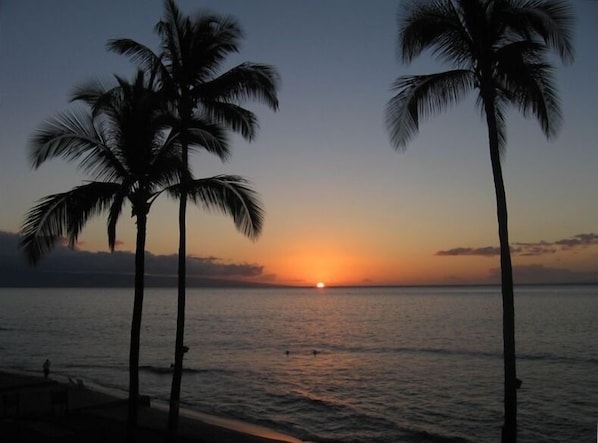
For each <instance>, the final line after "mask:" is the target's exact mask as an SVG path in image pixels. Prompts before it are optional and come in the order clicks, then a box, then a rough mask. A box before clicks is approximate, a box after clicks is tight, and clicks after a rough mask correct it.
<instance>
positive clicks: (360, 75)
mask: <svg viewBox="0 0 598 443" xmlns="http://www.w3.org/2000/svg"><path fill="white" fill-rule="evenodd" d="M398 4H399V3H398V2H396V1H388V0H369V1H350V0H326V1H318V0H302V1H278V0H254V1H244V0H237V1H234V0H218V1H216V0H212V1H207V0H206V1H191V0H180V1H179V5H180V7H181V9H183V10H184V11H185V12H193V11H195V10H196V9H198V8H200V7H202V8H207V9H209V10H211V11H213V12H217V13H220V14H231V15H233V16H234V17H236V19H237V20H238V21H239V23H240V24H241V26H242V27H243V29H244V30H245V33H246V38H245V40H244V43H243V47H242V50H241V53H240V54H239V55H238V56H235V57H233V58H231V59H230V60H229V65H228V66H233V65H234V64H237V63H240V62H242V61H245V60H250V61H254V62H264V63H269V64H272V65H274V66H276V67H277V69H278V70H279V72H280V75H281V77H282V84H281V89H280V96H279V98H280V110H279V112H277V113H273V112H271V111H270V110H268V109H266V108H265V107H264V106H261V105H257V104H249V105H248V106H249V107H250V108H251V109H252V110H254V111H256V113H257V114H258V116H259V119H260V124H261V130H260V133H259V136H258V138H257V140H256V141H255V142H253V143H251V144H248V143H246V142H244V141H242V140H240V139H235V145H234V151H233V156H232V159H231V161H229V162H228V163H227V164H221V163H220V162H219V161H217V160H215V159H212V158H209V157H208V156H207V155H206V154H203V155H198V156H196V157H194V159H193V167H194V170H195V173H196V175H198V176H209V175H214V174H219V173H235V174H241V175H243V176H245V177H247V178H249V179H250V180H251V181H252V182H253V184H254V187H255V188H256V189H257V190H258V191H259V192H260V193H261V195H262V198H263V201H264V206H265V208H266V224H265V227H264V232H263V235H262V237H261V238H260V239H259V240H258V241H257V242H255V243H253V242H251V241H249V240H247V239H245V238H243V237H242V236H241V235H240V234H239V233H237V232H236V231H235V230H234V226H233V224H232V222H231V221H230V220H227V219H226V218H224V217H222V216H220V215H210V214H204V213H202V212H200V211H199V210H195V211H191V212H190V215H189V222H188V223H189V227H190V232H191V233H192V235H191V236H190V242H189V251H190V253H191V254H192V255H194V256H196V257H216V258H218V260H220V261H221V263H224V264H229V265H235V264H248V265H252V266H259V267H261V268H260V269H263V274H262V275H261V276H259V277H258V278H261V279H263V280H268V281H278V282H285V283H301V284H311V283H312V282H315V281H319V280H324V281H327V282H330V283H332V284H334V283H337V284H348V283H351V284H359V283H380V284H382V283H405V284H414V283H447V282H457V283H460V282H487V281H490V280H492V279H493V278H494V277H495V274H493V272H494V270H495V269H496V268H497V267H498V258H497V256H495V255H490V256H488V255H477V254H467V255H452V256H447V255H442V254H437V253H438V251H447V250H451V249H456V248H470V250H476V249H478V248H484V247H493V246H496V245H497V243H498V240H497V235H496V220H495V212H496V211H495V202H494V191H493V185H492V179H491V170H490V161H489V155H488V147H487V136H486V129H485V126H484V124H483V120H482V119H481V117H480V115H479V112H478V111H477V110H476V109H475V107H474V105H473V98H472V99H471V100H468V101H466V102H465V103H463V104H462V105H460V106H458V107H456V108H454V109H452V110H449V111H448V112H447V113H445V114H443V115H441V116H438V117H435V118H432V119H430V120H429V121H426V122H425V123H424V124H423V125H422V126H421V128H420V134H419V135H418V136H417V137H416V138H415V139H414V140H413V142H411V143H410V144H409V146H408V148H407V151H406V152H405V153H396V152H394V151H393V149H392V148H391V145H390V142H389V139H388V135H387V133H386V130H385V127H384V107H385V104H386V102H387V101H388V99H389V98H390V97H391V92H390V86H391V84H392V82H393V80H394V79H395V78H396V77H397V76H399V75H403V74H409V73H423V72H433V71H438V70H440V69H442V68H443V67H442V66H441V65H440V64H438V63H437V62H435V61H432V60H431V59H429V58H426V57H424V58H422V59H421V60H418V61H417V62H416V63H414V64H413V65H412V66H410V67H408V68H406V67H404V66H402V65H401V63H400V62H399V61H398V58H397V57H396V44H395V43H396V29H397V26H396V12H397V10H398ZM574 10H575V12H576V15H577V27H576V35H575V47H576V52H577V55H576V60H575V63H574V64H573V65H572V66H568V67H561V66H559V67H558V70H557V79H558V85H559V89H560V91H561V97H562V108H563V114H564V123H563V127H562V129H561V132H560V134H559V136H558V137H557V139H556V140H554V141H552V142H547V141H546V140H545V139H544V137H543V135H542V133H541V131H540V128H539V126H538V124H537V123H536V122H534V121H526V120H524V119H523V118H522V117H521V116H520V115H518V114H517V113H516V112H515V111H513V112H512V113H510V114H509V118H508V147H507V153H506V156H505V158H504V163H503V164H504V176H505V180H506V184H507V197H508V202H509V215H510V232H511V239H512V241H513V242H514V243H517V242H518V243H534V244H540V242H542V241H544V242H547V243H554V244H557V245H558V243H557V242H559V241H561V240H566V239H573V238H575V236H576V235H579V234H591V233H594V232H598V197H597V195H598V194H597V192H596V191H597V190H598V178H597V177H598V174H596V173H595V169H596V166H597V165H598V149H596V140H597V139H598V127H597V126H598V125H597V124H596V118H595V115H596V113H595V104H596V103H597V102H598V92H597V91H598V88H597V87H596V85H595V81H594V78H595V75H594V73H595V72H596V68H597V66H596V63H597V62H596V50H595V44H596V42H598V30H597V28H596V27H595V26H594V24H595V23H596V20H597V19H598V2H589V1H588V2H586V1H575V2H574ZM161 14H162V4H161V1H159V0H125V1H116V0H108V1H102V2H94V1H76V0H54V1H51V2H39V1H31V0H19V1H17V0H12V1H11V0H8V1H6V0H5V1H4V2H3V3H2V5H1V8H0V66H2V69H1V70H0V125H1V126H0V205H1V207H2V208H3V209H2V211H1V213H0V231H4V232H8V233H15V232H17V231H18V230H19V227H20V224H21V223H22V220H23V217H24V214H25V212H26V211H27V209H28V208H30V207H31V206H32V205H33V204H34V203H35V201H36V200H37V199H39V198H40V197H42V196H44V195H47V194H49V193H54V192H61V191H64V190H66V189H70V188H71V187H73V186H76V185H78V184H80V183H81V180H84V179H85V177H84V176H82V175H81V174H80V173H79V172H78V171H77V170H76V169H75V167H74V165H69V164H63V163H61V162H60V161H56V162H51V163H48V164H46V165H44V166H43V167H42V168H40V169H39V170H37V171H32V170H31V169H30V167H29V163H28V160H27V142H28V138H29V137H30V135H31V133H32V132H33V131H34V129H35V128H36V127H37V126H39V124H40V123H41V122H42V121H43V120H44V119H45V118H47V117H48V116H51V115H52V114H54V113H56V112H59V111H62V110H64V109H67V108H68V107H69V106H70V105H69V104H68V94H69V92H70V91H71V90H72V88H73V87H74V86H75V85H77V84H78V83H80V82H82V81H85V80H87V79H90V78H94V77H99V78H109V77H110V76H111V75H112V74H113V73H118V74H128V73H131V72H132V71H133V65H132V64H131V63H130V62H129V61H128V60H127V59H126V58H124V57H121V56H118V55H116V54H112V53H108V52H107V51H106V50H105V43H106V41H107V40H108V39H110V38H119V37H130V38H134V39H136V40H138V41H141V42H143V43H146V44H147V45H149V46H151V47H154V48H156V47H157V40H156V38H155V36H154V35H153V33H152V28H153V25H154V24H155V22H156V21H157V20H158V19H159V18H160V16H161ZM148 234H149V235H148V250H149V251H151V252H152V253H154V254H165V255H168V254H172V253H174V252H176V247H177V244H176V242H177V231H176V203H174V202H169V201H160V202H158V203H157V204H156V206H155V207H154V208H153V210H152V213H151V214H150V225H149V233H148ZM118 238H119V240H120V241H121V246H120V249H121V250H123V251H130V250H131V249H132V248H133V245H134V225H133V223H132V222H131V220H130V219H128V218H127V217H126V216H125V217H123V220H122V223H121V224H120V225H119V231H118ZM78 247H79V248H80V249H82V250H88V251H105V250H106V249H107V241H106V234H105V223H104V221H103V220H102V219H98V220H96V221H94V222H93V223H90V224H89V226H88V227H87V228H86V230H85V231H84V232H83V235H82V236H81V243H80V244H79V246H78ZM514 262H515V266H516V267H519V268H520V269H521V272H522V273H521V274H520V275H524V272H527V273H528V274H529V273H532V274H533V275H534V276H536V277H537V278H538V279H541V278H542V276H543V275H544V276H546V275H550V274H551V273H552V274H554V273H555V272H564V274H563V275H567V276H568V277H567V278H569V279H570V280H575V279H576V276H577V277H579V278H581V276H583V278H586V277H587V275H588V274H592V273H593V274H594V275H598V246H597V245H596V243H594V242H592V241H590V242H588V243H585V244H583V245H577V246H576V247H575V248H573V249H563V248H561V247H558V248H556V249H554V250H551V252H546V251H545V252H544V253H543V254H538V255H521V256H516V257H515V259H514ZM564 278H565V277H564Z"/></svg>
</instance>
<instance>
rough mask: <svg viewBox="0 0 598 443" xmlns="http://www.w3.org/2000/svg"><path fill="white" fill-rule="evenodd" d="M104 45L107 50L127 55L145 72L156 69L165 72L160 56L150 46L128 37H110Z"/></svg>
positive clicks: (163, 73) (161, 72)
mask: <svg viewBox="0 0 598 443" xmlns="http://www.w3.org/2000/svg"><path fill="white" fill-rule="evenodd" d="M106 47H107V49H108V50H109V51H112V52H115V53H117V54H120V55H125V56H127V57H129V58H130V59H131V61H133V62H134V63H136V64H137V65H139V66H141V67H142V68H143V69H144V70H145V71H146V72H154V71H156V70H157V71H158V72H160V75H162V76H163V75H165V74H167V72H165V71H163V70H162V68H161V66H162V63H161V60H160V57H159V56H158V55H156V54H155V53H154V52H153V51H152V50H151V49H150V48H148V47H147V46H145V45H143V44H141V43H138V42H136V41H135V40H132V39H129V38H117V39H110V40H108V43H107V44H106Z"/></svg>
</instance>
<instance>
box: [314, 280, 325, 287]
mask: <svg viewBox="0 0 598 443" xmlns="http://www.w3.org/2000/svg"><path fill="white" fill-rule="evenodd" d="M325 287H326V285H325V284H324V282H322V281H319V282H318V283H317V284H316V288H320V289H321V288H325Z"/></svg>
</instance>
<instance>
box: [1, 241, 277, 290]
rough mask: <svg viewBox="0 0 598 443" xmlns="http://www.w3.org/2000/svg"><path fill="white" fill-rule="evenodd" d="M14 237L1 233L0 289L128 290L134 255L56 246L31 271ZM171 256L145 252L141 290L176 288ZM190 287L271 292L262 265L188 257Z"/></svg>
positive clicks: (132, 283) (130, 282)
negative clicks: (236, 288) (267, 290)
mask: <svg viewBox="0 0 598 443" xmlns="http://www.w3.org/2000/svg"><path fill="white" fill-rule="evenodd" d="M18 245H19V237H18V235H17V234H14V233H10V232H3V231H0V287H5V288H6V287H13V288H35V287H55V288H56V287H60V288H73V287H77V288H85V287H117V288H118V287H125V288H126V287H133V285H134V269H135V268H134V265H135V256H134V254H133V253H132V252H126V251H125V252H123V251H116V252H114V253H110V252H90V251H83V250H80V249H77V248H75V249H70V248H68V247H66V246H65V245H64V244H59V245H57V246H56V248H55V249H54V250H53V251H52V253H50V254H48V256H47V257H45V258H44V259H43V260H42V261H41V262H40V263H39V264H38V265H37V266H30V265H28V264H27V263H26V261H25V258H24V257H23V255H22V253H21V252H20V251H19V249H18ZM177 263H178V257H177V255H176V254H171V255H156V254H152V253H150V252H147V251H146V265H145V266H146V273H145V285H146V286H147V287H176V286H177ZM187 286H189V287H197V286H204V287H270V286H283V285H275V284H271V282H270V281H268V276H265V275H263V266H261V265H258V264H250V263H229V262H225V261H224V260H221V259H219V258H217V257H189V258H188V261H187Z"/></svg>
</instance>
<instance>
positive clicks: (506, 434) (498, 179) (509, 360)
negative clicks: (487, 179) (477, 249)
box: [484, 94, 517, 443]
mask: <svg viewBox="0 0 598 443" xmlns="http://www.w3.org/2000/svg"><path fill="white" fill-rule="evenodd" d="M484 108H485V111H486V122H487V124H488V138H489V144H490V160H491V162H492V175H493V177H494V190H495V193H496V213H497V218H498V237H499V240H500V271H501V291H502V310H503V359H504V378H505V383H504V408H505V421H504V425H503V428H502V436H501V441H502V443H515V442H516V441H517V371H516V362H515V302H514V296H513V267H512V265H511V250H510V247H509V228H508V217H507V198H506V194H505V184H504V180H503V176H502V167H501V163H500V148H499V140H498V128H497V121H496V112H495V111H496V109H495V106H494V95H493V94H490V95H486V96H485V98H484Z"/></svg>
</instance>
